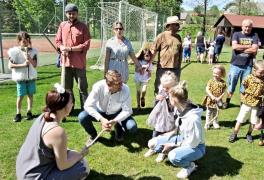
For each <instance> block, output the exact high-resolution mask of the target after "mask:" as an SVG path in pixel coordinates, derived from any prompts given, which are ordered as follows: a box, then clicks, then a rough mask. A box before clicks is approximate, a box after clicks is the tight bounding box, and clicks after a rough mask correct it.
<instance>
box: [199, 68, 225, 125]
mask: <svg viewBox="0 0 264 180" xmlns="http://www.w3.org/2000/svg"><path fill="white" fill-rule="evenodd" d="M225 74H226V71H225V68H224V66H221V65H216V66H214V67H213V79H210V80H209V81H208V83H207V86H206V93H207V96H206V97H205V100H204V103H203V104H204V105H205V106H206V123H205V126H204V128H205V129H209V128H210V125H211V121H213V126H214V128H215V129H219V128H220V126H219V124H218V117H216V116H217V111H218V108H222V105H223V101H222V98H223V96H224V94H225V89H226V83H225V81H224V80H223V78H224V77H225ZM212 117H213V118H214V120H212Z"/></svg>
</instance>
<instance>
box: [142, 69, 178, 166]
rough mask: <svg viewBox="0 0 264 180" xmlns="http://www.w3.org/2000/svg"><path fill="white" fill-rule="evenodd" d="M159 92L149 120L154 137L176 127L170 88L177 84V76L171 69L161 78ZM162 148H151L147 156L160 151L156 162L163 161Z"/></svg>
mask: <svg viewBox="0 0 264 180" xmlns="http://www.w3.org/2000/svg"><path fill="white" fill-rule="evenodd" d="M160 83H161V85H160V87H159V93H158V95H157V96H156V106H155V107H154V109H153V110H152V112H151V113H150V115H149V118H148V120H147V122H148V124H149V125H151V126H152V127H154V130H153V134H152V138H154V137H157V136H158V135H161V134H164V133H166V132H168V131H171V130H172V129H173V128H174V127H175V122H174V116H173V107H172V106H171V104H170V102H169V90H170V89H171V88H172V87H173V86H175V85H176V84H177V81H176V76H175V75H174V74H173V73H172V72H171V71H166V72H165V73H164V74H163V75H162V76H161V78H160ZM161 152H162V149H160V148H158V149H154V150H152V149H149V150H148V151H147V152H146V153H145V155H144V156H145V157H149V156H151V155H153V154H155V153H159V155H158V157H157V158H156V162H161V161H163V160H164V158H165V154H163V153H161Z"/></svg>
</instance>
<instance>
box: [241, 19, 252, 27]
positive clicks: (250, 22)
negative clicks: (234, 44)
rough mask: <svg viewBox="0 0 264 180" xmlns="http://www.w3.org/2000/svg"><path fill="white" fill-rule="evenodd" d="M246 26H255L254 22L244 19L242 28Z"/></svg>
mask: <svg viewBox="0 0 264 180" xmlns="http://www.w3.org/2000/svg"><path fill="white" fill-rule="evenodd" d="M246 25H249V26H253V21H252V20H251V19H244V20H243V21H242V26H246Z"/></svg>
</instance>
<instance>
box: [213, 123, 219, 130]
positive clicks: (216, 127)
mask: <svg viewBox="0 0 264 180" xmlns="http://www.w3.org/2000/svg"><path fill="white" fill-rule="evenodd" d="M213 126H214V128H215V129H219V128H220V126H219V124H218V122H215V121H214V122H213Z"/></svg>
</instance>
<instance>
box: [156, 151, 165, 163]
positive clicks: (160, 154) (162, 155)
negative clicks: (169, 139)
mask: <svg viewBox="0 0 264 180" xmlns="http://www.w3.org/2000/svg"><path fill="white" fill-rule="evenodd" d="M165 158H166V154H164V153H159V155H158V157H157V158H156V162H157V163H160V162H162V161H163V160H164V159H165Z"/></svg>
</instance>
